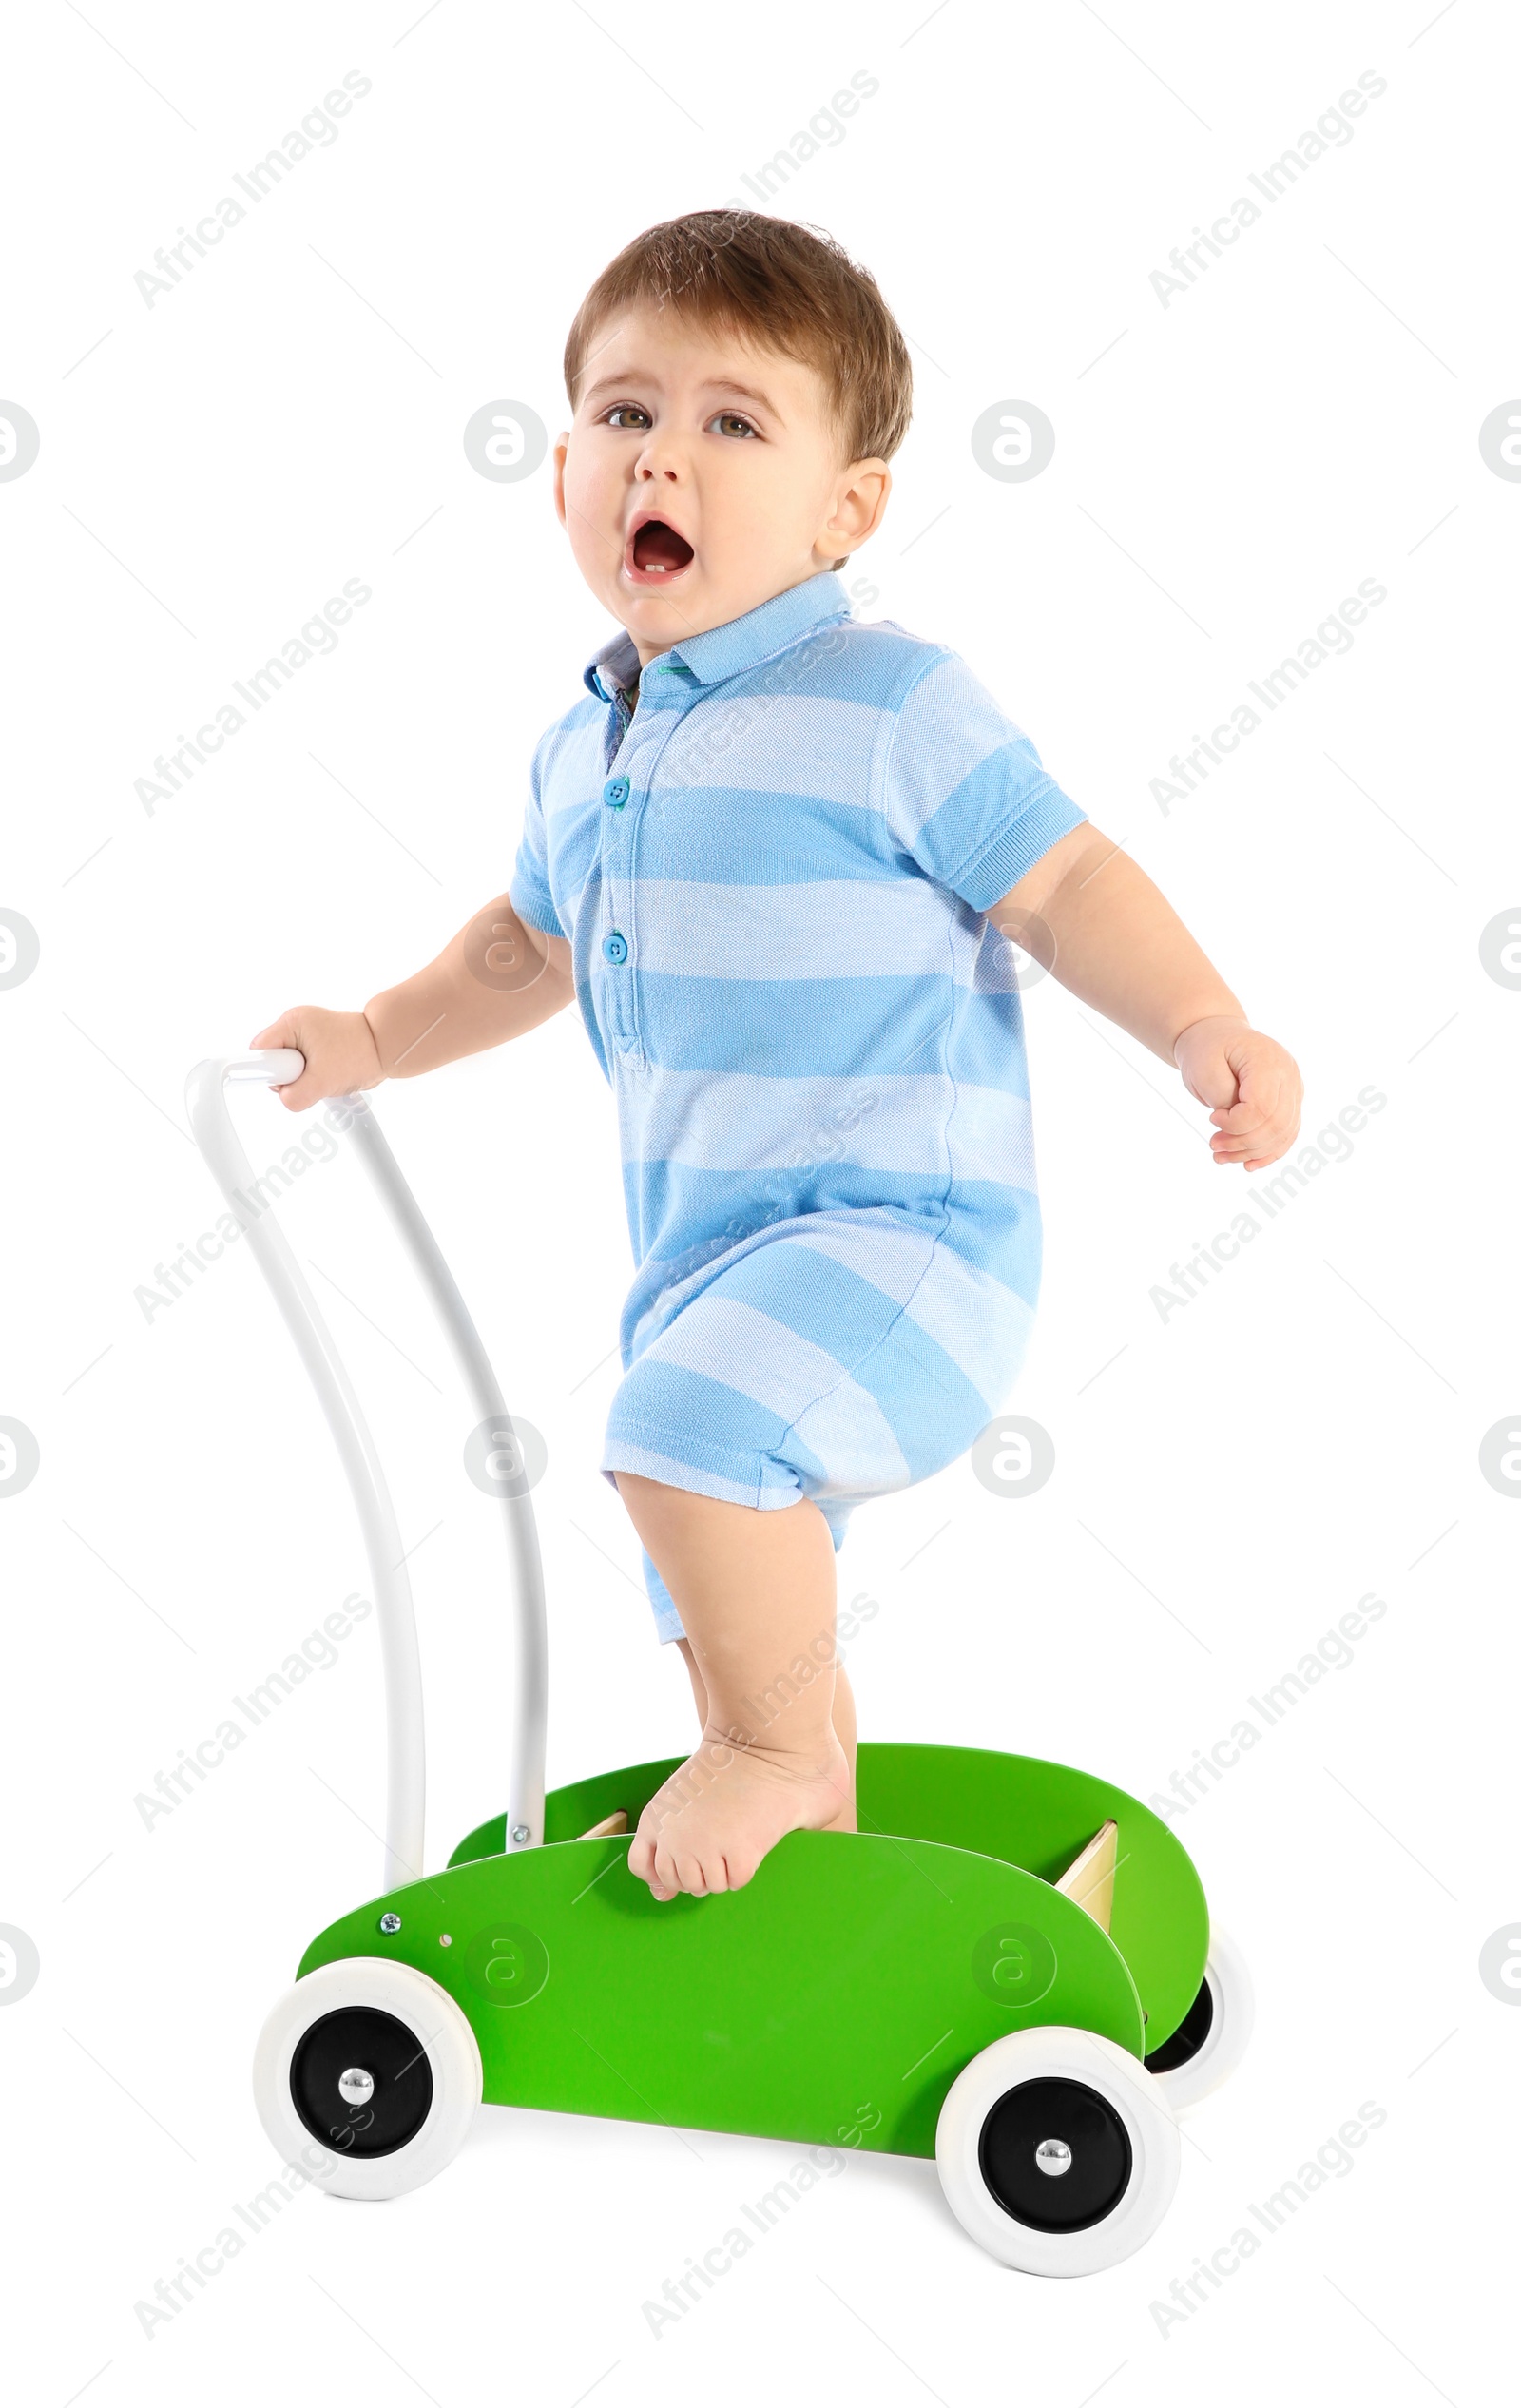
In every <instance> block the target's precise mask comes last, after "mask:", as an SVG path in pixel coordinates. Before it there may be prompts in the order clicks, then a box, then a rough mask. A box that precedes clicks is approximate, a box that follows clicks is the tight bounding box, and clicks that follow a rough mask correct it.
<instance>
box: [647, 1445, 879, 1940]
mask: <svg viewBox="0 0 1521 2408" xmlns="http://www.w3.org/2000/svg"><path fill="white" fill-rule="evenodd" d="M617 1478H618V1488H619V1493H620V1494H621V1495H622V1496H623V1499H624V1502H625V1503H626V1506H627V1508H628V1512H629V1515H630V1518H631V1519H632V1521H633V1524H634V1527H635V1529H636V1530H637V1531H638V1532H639V1535H640V1538H641V1539H642V1541H643V1542H644V1545H645V1550H646V1551H647V1552H648V1554H649V1556H650V1558H651V1560H652V1561H653V1563H654V1564H655V1566H656V1568H657V1570H659V1572H660V1575H661V1577H662V1579H663V1580H664V1583H665V1586H666V1588H667V1589H669V1590H670V1593H671V1595H672V1597H673V1598H674V1599H675V1601H676V1606H677V1609H678V1611H679V1612H680V1614H681V1617H682V1621H683V1625H684V1627H685V1629H686V1633H687V1637H688V1640H689V1641H690V1644H691V1650H692V1658H691V1660H692V1661H693V1663H694V1670H695V1673H696V1674H697V1675H698V1676H699V1677H700V1678H701V1680H702V1682H703V1691H704V1695H705V1709H706V1710H705V1715H704V1721H703V1739H702V1742H701V1744H700V1745H699V1746H698V1748H697V1749H696V1750H695V1752H694V1753H693V1754H692V1756H691V1757H690V1758H689V1759H688V1760H687V1762H686V1763H685V1764H683V1766H682V1768H681V1770H680V1771H679V1772H677V1773H674V1774H673V1775H672V1776H671V1778H670V1780H669V1781H667V1782H664V1784H663V1786H662V1787H661V1788H660V1789H658V1790H657V1791H656V1793H655V1795H654V1797H653V1798H652V1799H651V1800H650V1801H649V1803H648V1805H647V1806H646V1807H645V1811H644V1813H643V1814H642V1815H641V1817H640V1820H639V1829H638V1831H637V1833H636V1834H635V1837H634V1840H633V1841H632V1844H631V1845H630V1848H629V1851H628V1864H629V1870H630V1871H631V1872H633V1873H636V1874H637V1875H638V1876H639V1878H641V1879H642V1880H645V1881H647V1882H648V1883H649V1886H650V1890H651V1893H652V1895H653V1896H654V1897H656V1898H674V1897H675V1895H676V1893H677V1891H678V1890H686V1891H689V1892H690V1893H691V1894H692V1895H693V1896H694V1897H699V1898H701V1897H703V1896H704V1895H705V1894H706V1893H707V1892H708V1891H710V1890H735V1889H740V1888H741V1887H742V1886H743V1884H744V1883H745V1882H746V1881H748V1880H749V1879H750V1878H751V1876H752V1874H753V1873H754V1872H755V1869H756V1867H757V1865H758V1864H759V1863H760V1862H761V1858H762V1857H763V1856H765V1855H766V1854H767V1852H768V1850H770V1849H771V1848H773V1847H774V1846H775V1845H776V1843H777V1841H778V1840H780V1839H781V1838H782V1837H783V1836H784V1834H785V1833H787V1832H789V1831H797V1830H799V1829H801V1830H811V1831H821V1830H825V1829H838V1830H846V1831H849V1830H853V1829H854V1828H855V1820H856V1817H855V1797H854V1788H853V1782H852V1766H851V1762H850V1758H849V1756H848V1755H847V1753H846V1749H845V1747H844V1746H843V1744H842V1743H841V1740H840V1736H839V1733H838V1730H837V1728H836V1724H835V1721H834V1718H833V1713H832V1708H833V1705H834V1700H835V1690H836V1673H835V1669H834V1653H835V1549H834V1541H833V1539H832V1537H831V1535H830V1530H829V1525H828V1523H827V1522H826V1521H825V1520H824V1517H823V1515H822V1514H821V1513H820V1512H819V1511H818V1507H817V1506H816V1505H813V1504H811V1503H810V1502H809V1501H808V1500H807V1499H806V1498H804V1499H802V1500H801V1501H800V1502H799V1503H798V1504H797V1505H790V1506H785V1507H781V1508H780V1509H775V1510H772V1511H769V1512H761V1511H760V1510H758V1509H757V1508H756V1507H754V1506H748V1505H730V1504H727V1503H725V1502H724V1501H723V1500H722V1499H721V1498H718V1497H709V1496H699V1495H697V1494H695V1493H693V1492H692V1491H690V1490H688V1489H676V1488H669V1487H667V1486H666V1485H665V1484H664V1482H662V1481H658V1480H648V1479H645V1478H644V1477H643V1475H641V1474H636V1473H631V1472H620V1473H619V1474H618V1475H617ZM695 1686H696V1684H695V1681H694V1688H695ZM851 1719H852V1721H853V1720H854V1718H853V1717H852V1718H851ZM852 1739H853V1740H854V1730H853V1731H852Z"/></svg>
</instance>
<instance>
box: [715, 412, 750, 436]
mask: <svg viewBox="0 0 1521 2408" xmlns="http://www.w3.org/2000/svg"><path fill="white" fill-rule="evenodd" d="M712 423H713V424H714V426H716V427H717V428H718V430H719V432H720V433H722V434H727V433H729V432H730V431H731V429H733V428H735V427H738V428H739V430H740V433H741V434H742V435H749V436H751V437H752V438H753V439H754V440H755V441H756V442H757V443H759V442H760V440H761V438H760V435H759V434H758V433H756V430H755V428H754V427H753V426H752V425H751V424H750V421H749V419H748V418H741V415H740V414H739V412H738V411H737V410H721V411H720V412H719V414H718V416H717V417H716V418H715V419H714V420H713V422H712Z"/></svg>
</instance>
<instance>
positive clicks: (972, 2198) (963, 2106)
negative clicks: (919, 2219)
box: [934, 2024, 1180, 2275]
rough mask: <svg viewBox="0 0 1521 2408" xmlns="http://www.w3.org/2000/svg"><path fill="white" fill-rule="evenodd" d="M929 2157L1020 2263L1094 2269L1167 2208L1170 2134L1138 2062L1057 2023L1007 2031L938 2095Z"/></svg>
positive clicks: (1172, 2156)
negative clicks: (940, 2104)
mask: <svg viewBox="0 0 1521 2408" xmlns="http://www.w3.org/2000/svg"><path fill="white" fill-rule="evenodd" d="M934 2155H935V2163H936V2165H937V2166H938V2167H939V2172H940V2182H941V2186H942V2188H943V2189H944V2191H945V2195H946V2198H947V2200H948V2201H949V2202H950V2206H951V2208H952V2212H953V2214H954V2215H955V2216H956V2217H957V2219H958V2220H959V2222H960V2223H961V2224H962V2225H965V2227H966V2229H967V2231H968V2232H969V2233H970V2234H971V2235H972V2239H973V2241H975V2242H978V2243H979V2244H981V2246H982V2247H983V2248H984V2249H986V2250H987V2251H988V2253H989V2255H990V2256H991V2257H994V2258H997V2259H998V2260H999V2261H1000V2262H1001V2263H1002V2264H1004V2265H1011V2266H1018V2267H1019V2268H1020V2269H1021V2270H1022V2271H1023V2272H1024V2273H1026V2274H1052V2275H1072V2274H1096V2273H1098V2272H1099V2271H1100V2270H1101V2269H1102V2268H1103V2267H1105V2266H1110V2265H1118V2264H1119V2263H1120V2261H1121V2260H1122V2259H1123V2258H1127V2257H1129V2256H1130V2255H1131V2253H1132V2252H1133V2251H1134V2250H1136V2249H1139V2248H1140V2247H1141V2245H1142V2244H1143V2242H1145V2241H1148V2240H1149V2239H1150V2237H1151V2235H1152V2233H1153V2232H1154V2231H1155V2230H1156V2228H1157V2226H1158V2225H1159V2224H1160V2223H1161V2222H1162V2219H1163V2217H1164V2216H1165V2213H1166V2211H1167V2206H1168V2203H1169V2201H1170V2200H1171V2198H1172V2194H1173V2191H1174V2190H1175V2188H1176V2187H1177V2182H1178V2161H1179V2156H1180V2145H1179V2139H1178V2128H1177V2125H1176V2124H1175V2123H1174V2121H1173V2118H1172V2111H1171V2109H1170V2107H1169V2105H1168V2103H1167V2101H1166V2099H1165V2097H1164V2096H1163V2095H1162V2093H1161V2092H1160V2090H1159V2088H1158V2085H1157V2084H1156V2082H1155V2081H1148V2080H1147V2078H1146V2071H1145V2069H1144V2067H1143V2066H1142V2065H1141V2064H1140V2062H1139V2060H1138V2059H1137V2058H1135V2057H1133V2056H1131V2055H1130V2054H1129V2052H1127V2051H1126V2050H1125V2049H1122V2048H1120V2047H1119V2046H1118V2045H1117V2044H1116V2043H1115V2042H1114V2041H1112V2040H1106V2039H1104V2038H1102V2037H1101V2036H1100V2035H1099V2033H1097V2032H1081V2031H1077V2030H1075V2029H1073V2028H1071V2027H1069V2026H1067V2025H1057V2024H1052V2025H1048V2026H1047V2027H1046V2028H1045V2029H1044V2030H1042V2029H1038V2028H1037V2029H1035V2030H1033V2031H1028V2032H1007V2033H1006V2034H1005V2035H1004V2037H1003V2038H1002V2039H1001V2040H994V2041H993V2042H992V2044H991V2046H990V2047H988V2048H986V2049H984V2050H982V2051H981V2052H980V2053H979V2054H978V2055H977V2056H974V2057H973V2058H972V2062H971V2064H970V2065H968V2066H964V2067H963V2069H962V2071H960V2073H958V2074H957V2076H956V2078H955V2080H954V2081H953V2083H952V2085H951V2088H950V2090H948V2091H947V2093H946V2097H945V2104H944V2106H943V2107H942V2108H941V2109H940V2121H939V2125H938V2128H937V2129H936V2132H935V2137H934Z"/></svg>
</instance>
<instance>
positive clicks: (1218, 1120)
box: [1173, 1019, 1304, 1170]
mask: <svg viewBox="0 0 1521 2408" xmlns="http://www.w3.org/2000/svg"><path fill="white" fill-rule="evenodd" d="M1173 1059H1174V1060H1175V1061H1176V1063H1177V1065H1178V1068H1179V1069H1180V1070H1181V1071H1182V1072H1183V1083H1184V1087H1185V1088H1187V1089H1188V1092H1189V1094H1190V1095H1192V1096H1195V1097H1197V1099H1198V1101H1199V1102H1200V1103H1201V1104H1212V1105H1213V1106H1214V1110H1213V1111H1212V1112H1211V1113H1210V1115H1209V1117H1210V1119H1211V1120H1212V1121H1213V1122H1214V1123H1215V1134H1214V1135H1213V1137H1212V1138H1211V1139H1210V1141H1209V1150H1210V1152H1211V1153H1212V1154H1213V1155H1214V1157H1215V1160H1216V1162H1218V1163H1233V1162H1239V1163H1241V1164H1242V1165H1243V1167H1244V1168H1245V1169H1247V1170H1261V1169H1264V1168H1265V1167H1266V1165H1268V1164H1269V1163H1276V1162H1277V1160H1278V1158H1279V1156H1280V1154H1283V1153H1286V1152H1287V1151H1288V1148H1289V1147H1290V1146H1292V1145H1293V1143H1294V1140H1295V1138H1296V1137H1297V1136H1298V1135H1299V1129H1300V1105H1301V1104H1302V1103H1303V1101H1304V1082H1303V1080H1302V1079H1301V1078H1300V1069H1299V1064H1298V1063H1297V1062H1296V1061H1295V1059H1294V1056H1293V1055H1292V1053H1289V1052H1286V1051H1285V1050H1284V1048H1283V1047H1282V1046H1280V1044H1279V1042H1278V1040H1277V1038H1276V1037H1265V1036H1263V1035H1262V1033H1261V1031H1260V1030H1258V1029H1249V1028H1248V1027H1247V1026H1246V1024H1245V1022H1244V1021H1242V1020H1227V1019H1210V1020H1196V1021H1195V1022H1194V1024H1193V1027H1192V1028H1191V1029H1184V1032H1183V1034H1182V1036H1181V1037H1180V1038H1179V1039H1178V1042H1177V1044H1176V1046H1175V1047H1174V1049H1173Z"/></svg>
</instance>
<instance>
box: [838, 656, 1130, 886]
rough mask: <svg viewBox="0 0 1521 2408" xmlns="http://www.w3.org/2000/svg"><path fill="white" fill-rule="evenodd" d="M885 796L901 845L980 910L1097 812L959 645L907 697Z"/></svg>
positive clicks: (896, 841)
mask: <svg viewBox="0 0 1521 2408" xmlns="http://www.w3.org/2000/svg"><path fill="white" fill-rule="evenodd" d="M882 801H883V809H884V812H885V815H886V819H887V824H888V828H889V831H890V834H891V838H892V841H893V843H894V844H895V846H896V847H897V849H898V850H899V851H900V852H903V853H906V854H908V855H909V856H910V857H911V858H912V859H913V860H915V862H917V864H918V866H919V868H920V869H921V870H922V871H923V872H924V874H925V876H926V877H931V878H934V881H935V883H936V885H938V886H944V887H948V888H949V889H950V890H951V892H952V894H953V895H959V896H961V898H962V900H963V902H967V903H970V904H971V905H972V909H973V910H974V911H978V912H985V911H987V910H988V909H989V908H990V907H991V906H992V904H994V903H996V902H997V901H998V899H999V896H1003V895H1007V894H1008V892H1009V890H1010V888H1011V886H1013V885H1016V884H1017V882H1018V881H1019V879H1020V878H1022V877H1024V875H1025V873H1026V871H1027V870H1030V869H1033V868H1034V866H1035V863H1036V862H1037V861H1038V860H1039V859H1040V858H1041V856H1042V855H1043V854H1045V853H1049V851H1050V848H1051V846H1052V845H1053V844H1055V843H1056V842H1057V840H1058V839H1059V838H1062V837H1064V836H1067V835H1068V834H1069V832H1070V830H1072V829H1073V828H1077V827H1081V826H1082V824H1083V822H1084V821H1085V820H1086V819H1087V818H1088V813H1087V812H1086V811H1083V810H1081V809H1079V807H1078V805H1077V804H1076V803H1075V802H1073V801H1072V800H1071V799H1070V797H1069V796H1068V795H1066V794H1064V793H1063V791H1062V789H1061V787H1060V786H1059V785H1058V784H1057V782H1056V780H1055V779H1054V778H1053V777H1052V776H1051V775H1050V772H1049V770H1048V769H1046V768H1044V767H1043V766H1042V763H1041V758H1040V755H1039V753H1038V752H1037V751H1036V750H1035V747H1034V745H1033V744H1032V743H1031V742H1030V738H1029V737H1028V736H1027V735H1026V734H1025V733H1024V730H1023V729H1022V728H1019V727H1016V726H1015V724H1014V722H1013V721H1012V720H1011V719H1010V718H1009V717H1008V715H1007V714H1006V713H1005V712H1004V711H1002V710H1001V709H1000V708H999V706H998V704H997V703H995V702H994V700H993V698H992V695H991V694H990V693H989V692H988V689H987V687H986V686H985V685H983V684H980V682H979V681H978V680H977V679H976V678H975V677H974V676H973V675H972V671H971V669H969V668H968V666H967V665H966V663H965V661H963V660H962V659H960V657H959V656H958V655H957V654H956V653H953V652H946V653H941V654H940V655H939V656H938V657H937V658H936V659H935V660H934V661H933V662H932V663H931V665H930V666H929V667H928V668H927V669H926V670H925V671H924V672H923V674H922V675H921V676H920V677H919V678H918V679H917V680H916V681H915V684H914V685H913V686H911V688H910V689H909V692H908V694H907V695H906V696H905V697H904V700H903V703H902V705H901V707H900V709H899V710H898V713H897V718H896V721H895V725H894V729H893V735H892V740H891V742H890V744H889V747H888V755H887V766H886V770H885V773H884V787H883V798H882Z"/></svg>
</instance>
